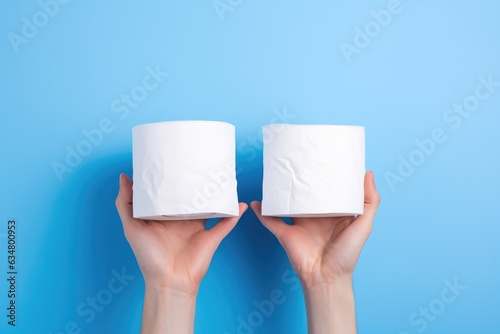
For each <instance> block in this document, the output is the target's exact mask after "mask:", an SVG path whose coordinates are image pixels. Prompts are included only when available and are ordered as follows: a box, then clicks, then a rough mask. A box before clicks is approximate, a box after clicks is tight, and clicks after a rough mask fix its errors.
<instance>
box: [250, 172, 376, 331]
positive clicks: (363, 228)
mask: <svg viewBox="0 0 500 334" xmlns="http://www.w3.org/2000/svg"><path fill="white" fill-rule="evenodd" d="M364 188H365V199H364V214H362V215H359V216H357V217H335V218H294V219H293V220H292V224H291V225H288V224H286V223H285V222H283V221H282V220H281V219H279V218H277V217H266V216H262V215H261V204H260V202H252V203H251V207H252V209H253V210H254V212H255V213H256V214H257V216H258V217H259V219H260V221H261V222H262V224H263V225H264V226H265V227H266V228H267V229H268V230H269V231H271V233H273V234H274V235H275V236H276V238H277V239H278V240H279V242H280V243H281V245H282V246H283V248H284V249H285V251H286V253H287V255H288V258H289V260H290V263H291V265H292V267H293V268H294V270H295V272H296V273H297V275H298V276H299V278H300V280H301V283H302V288H303V291H304V296H305V300H306V309H307V319H308V329H309V330H308V333H309V334H321V333H342V334H353V333H356V316H355V307H354V293H353V288H352V276H353V272H354V268H355V267H356V263H357V261H358V258H359V255H360V254H361V250H362V249H363V246H364V244H365V242H366V240H367V239H368V237H369V236H370V233H371V231H372V227H373V220H374V218H375V214H376V213H377V209H378V206H379V203H380V195H379V193H378V191H377V189H376V186H375V180H374V175H373V172H368V173H367V174H366V176H365V184H364Z"/></svg>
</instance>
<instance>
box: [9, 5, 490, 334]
mask: <svg viewBox="0 0 500 334" xmlns="http://www.w3.org/2000/svg"><path fill="white" fill-rule="evenodd" d="M60 1H61V3H59V2H55V0H41V1H40V2H38V1H34V0H32V1H22V2H12V1H9V2H7V1H2V2H1V7H2V10H0V36H3V37H2V38H1V39H0V60H1V62H0V63H1V67H0V69H1V75H0V85H1V86H0V87H1V90H0V98H1V103H2V108H1V122H0V143H1V144H0V145H1V151H2V159H1V161H0V270H1V271H0V273H1V274H0V278H1V277H4V274H5V273H6V272H7V262H6V259H7V236H6V233H7V221H8V219H11V218H14V219H16V221H17V227H18V229H17V268H16V269H17V271H18V276H17V292H18V294H17V301H16V302H17V321H16V327H15V328H12V327H11V326H8V325H7V317H6V316H5V315H3V314H0V315H1V317H0V319H2V320H0V331H1V332H2V333H10V332H13V333H44V334H46V333H53V334H56V333H72V332H75V333H76V332H77V331H74V330H73V329H75V328H77V329H81V330H82V331H81V332H82V333H137V332H138V329H139V327H140V322H141V311H142V297H143V280H142V278H141V276H140V271H139V269H138V267H137V264H136V262H135V259H134V257H133V254H132V252H131V250H130V248H129V246H128V244H127V242H126V240H125V238H124V236H123V233H122V228H121V225H120V221H119V218H118V215H117V213H116V210H115V207H114V198H115V196H116V193H117V189H118V175H119V173H120V172H122V171H123V172H126V173H128V174H129V175H131V172H132V170H131V168H132V166H131V127H132V126H134V125H136V124H141V123H146V122H154V121H165V120H178V119H207V120H224V121H227V122H230V123H232V124H234V125H236V127H237V145H238V147H239V148H238V166H239V167H240V168H241V172H240V173H239V175H238V181H239V195H240V198H241V200H244V201H250V200H252V199H260V196H261V187H260V182H261V179H262V166H261V165H262V141H261V137H259V135H260V127H261V126H262V125H264V124H268V123H271V122H276V121H286V122H290V123H307V124H315V123H328V124H357V125H363V126H365V127H366V134H367V168H368V169H373V170H374V171H375V174H376V177H377V184H378V187H379V189H380V192H381V195H382V198H383V201H382V206H381V208H380V211H379V214H378V217H377V220H376V222H375V229H374V232H373V235H372V236H371V238H370V240H369V241H368V243H367V244H366V247H365V249H364V252H363V254H362V256H361V258H360V261H359V264H358V267H357V270H356V273H355V290H356V291H355V292H356V301H357V313H358V324H359V330H360V332H361V333H384V334H386V333H395V334H408V333H422V332H426V333H429V334H430V333H457V334H458V333H499V332H500V324H499V322H498V317H499V312H500V289H499V287H498V282H499V280H500V267H499V265H498V263H499V255H500V244H499V243H498V241H495V240H498V234H499V233H500V225H499V222H500V219H499V214H498V203H499V201H500V192H499V191H498V189H497V187H498V186H499V185H500V178H499V174H498V170H499V169H500V159H499V151H498V148H496V146H497V145H498V144H499V141H500V132H499V131H498V127H499V125H500V113H499V111H500V40H499V35H498V32H499V31H500V20H499V13H500V6H499V4H498V2H496V1H493V0H490V1H474V2H472V1H468V2H457V1H451V0H447V1H439V2H435V1H429V0H419V1H411V0H401V1H397V0H390V1H387V0H383V1H380V0H377V1H375V0H373V1H371V0H370V1H357V2H353V1H345V0H344V1H337V2H332V1H312V2H303V1H302V2H295V1H273V2H269V1H268V2H265V1H240V0H231V1H230V0H220V1H215V2H213V1H212V0H206V1H175V2H174V1H143V2H123V1H105V2H102V1H101V2H99V1H90V2H89V1H87V2H84V1H67V0H65V1H62V0H60ZM63 2H67V3H63ZM151 73H156V74H154V75H153V76H152V75H151ZM167 73H168V74H167ZM148 75H149V76H150V78H147V76H148ZM145 78H146V82H145V83H144V79H145ZM154 78H155V79H154ZM144 84H145V85H144ZM146 86H147V87H146ZM146 88H147V89H146ZM461 105H463V106H461ZM280 118H281V119H280ZM96 128H100V130H99V131H100V132H102V133H103V134H102V138H101V136H99V135H97V134H96V132H95V131H94V132H92V130H93V129H96ZM85 133H87V136H88V135H89V133H91V134H94V139H93V143H91V144H90V145H89V144H88V143H89V142H88V141H87V143H86V142H85V140H86V135H85ZM73 150H74V151H76V152H78V150H79V151H80V152H83V154H84V156H82V157H80V158H78V157H77V156H76V154H75V153H71V152H73ZM66 159H68V161H66ZM63 165H64V166H65V167H63ZM124 273H125V278H124V277H121V279H122V285H123V289H121V290H120V292H116V293H110V292H109V291H110V290H109V288H108V283H109V282H110V280H111V279H112V278H113V277H116V276H123V274H124ZM5 276H7V275H6V274H5ZM450 285H452V286H453V285H455V288H453V289H450V288H449V286H450ZM457 286H458V287H457ZM8 289H9V287H8V286H7V281H6V280H5V279H3V278H2V279H0V296H1V297H0V303H1V305H0V309H2V310H4V311H2V313H5V314H6V313H7V311H6V310H5V309H6V307H8V302H9V300H8V298H7V296H6V295H7V293H6V292H7V290H8ZM274 289H280V290H281V291H282V292H283V295H284V296H285V297H286V301H285V302H284V303H282V304H280V305H276V307H275V310H274V312H273V313H272V314H271V315H270V316H269V317H264V318H263V319H262V321H260V322H259V321H257V322H256V320H259V318H258V316H256V313H255V311H256V310H257V308H256V306H255V303H254V302H257V303H258V302H260V301H262V300H264V299H268V298H269V297H270V294H271V291H272V290H274ZM88 298H90V299H88ZM92 298H98V299H99V298H100V300H101V301H105V304H106V305H104V306H102V305H98V307H97V309H98V310H99V311H97V310H95V309H92V308H91V307H90V306H89V304H88V303H89V301H90V302H91V300H92ZM249 317H250V318H251V319H252V317H254V319H253V321H254V322H253V323H254V324H255V326H254V327H252V330H253V331H254V333H290V334H293V333H305V332H306V318H305V309H304V301H303V297H302V293H301V290H300V288H297V278H296V276H294V274H293V273H292V271H291V269H290V266H289V264H288V261H287V258H286V255H285V253H284V252H283V250H282V249H281V248H280V246H279V244H278V242H277V241H276V240H275V238H274V237H273V236H272V235H271V234H270V233H269V232H267V231H266V230H265V229H264V228H263V227H262V226H261V225H260V223H259V222H258V221H257V219H256V217H255V215H254V214H253V213H251V212H247V213H246V214H245V215H244V217H243V219H242V220H241V222H240V224H239V225H238V227H237V228H236V229H235V230H234V232H233V233H231V234H230V236H229V237H228V238H227V239H226V240H225V241H224V242H223V243H222V245H221V247H220V248H219V250H218V251H217V253H216V255H215V257H214V260H213V262H212V265H211V267H210V270H209V272H208V274H207V276H206V278H205V279H204V281H203V283H202V286H201V290H200V294H199V298H198V305H197V313H196V332H197V333H220V334H225V333H227V334H233V333H238V326H239V323H241V321H242V320H243V321H245V322H248V321H251V319H250V320H249ZM238 319H242V320H238ZM65 328H66V329H65ZM240 332H243V331H241V330H240Z"/></svg>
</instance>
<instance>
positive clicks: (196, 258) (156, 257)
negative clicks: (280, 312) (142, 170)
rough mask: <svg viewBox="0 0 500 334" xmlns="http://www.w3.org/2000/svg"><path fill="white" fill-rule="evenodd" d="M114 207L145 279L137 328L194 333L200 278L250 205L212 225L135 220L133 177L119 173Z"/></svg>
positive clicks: (149, 331)
mask: <svg viewBox="0 0 500 334" xmlns="http://www.w3.org/2000/svg"><path fill="white" fill-rule="evenodd" d="M116 207H117V209H118V213H119V215H120V218H121V221H122V224H123V230H124V233H125V237H126V238H127V240H128V242H129V244H130V246H131V247H132V250H133V252H134V255H135V257H136V259H137V262H138V264H139V267H140V269H141V272H142V275H143V277H144V281H145V287H146V288H145V298H144V310H143V322H142V330H141V333H142V334H149V333H151V334H153V333H172V334H183V333H193V330H194V314H195V308H196V295H197V293H198V289H199V286H200V283H201V280H202V279H203V277H204V276H205V274H206V272H207V270H208V267H209V265H210V262H211V260H212V257H213V255H214V253H215V251H216V250H217V247H218V246H219V244H220V243H221V241H222V240H223V239H224V238H225V237H226V236H227V235H228V234H229V232H231V230H232V229H233V228H234V227H235V226H236V224H237V222H238V220H239V218H240V217H241V215H242V214H243V213H244V212H245V210H246V209H247V208H248V206H247V205H246V204H245V203H240V204H239V209H240V215H239V216H238V217H231V218H223V219H221V220H220V221H219V222H218V223H217V224H216V225H215V226H214V227H212V228H211V229H210V230H207V229H205V222H206V221H205V220H202V219H199V220H179V221H168V222H163V221H155V220H141V219H135V218H133V215H132V181H131V180H130V179H129V178H128V177H127V176H126V175H125V174H121V175H120V191H119V193H118V197H117V198H116Z"/></svg>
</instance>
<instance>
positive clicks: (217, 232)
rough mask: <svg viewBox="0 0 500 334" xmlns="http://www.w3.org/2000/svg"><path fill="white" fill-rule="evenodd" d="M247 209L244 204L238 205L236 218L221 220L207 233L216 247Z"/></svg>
mask: <svg viewBox="0 0 500 334" xmlns="http://www.w3.org/2000/svg"><path fill="white" fill-rule="evenodd" d="M247 209H248V205H247V204H246V203H239V216H238V217H229V218H222V219H221V220H220V221H219V222H218V223H217V224H215V226H214V227H212V228H211V229H210V230H208V231H207V233H208V234H209V235H211V236H212V238H213V240H215V246H216V247H217V246H219V244H220V243H221V242H222V240H224V238H225V237H226V236H227V235H228V234H229V232H231V231H232V230H233V228H234V227H235V226H236V224H237V223H238V221H239V220H240V218H241V216H242V215H243V213H245V211H246V210H247Z"/></svg>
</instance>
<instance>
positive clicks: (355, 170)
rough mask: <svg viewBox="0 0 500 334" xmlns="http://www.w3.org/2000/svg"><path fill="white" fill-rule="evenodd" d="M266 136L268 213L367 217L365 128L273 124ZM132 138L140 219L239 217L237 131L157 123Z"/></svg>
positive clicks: (223, 126) (264, 208)
mask: <svg viewBox="0 0 500 334" xmlns="http://www.w3.org/2000/svg"><path fill="white" fill-rule="evenodd" d="M263 132H264V180H263V198H262V214H263V215H267V216H280V217H335V216H351V215H357V214H362V213H363V197H364V193H363V180H364V173H365V144H364V128H363V127H359V126H337V125H292V124H271V125H267V126H264V127H263ZM132 135H133V169H134V175H133V180H134V185H133V215H134V217H135V218H141V219H153V220H180V219H206V218H223V217H234V216H238V213H239V212H238V194H237V189H236V188H237V181H236V171H235V160H236V159H235V153H236V152H235V151H236V150H235V127H234V126H233V125H231V124H229V123H225V122H214V121H175V122H160V123H151V124H143V125H139V126H136V127H134V128H133V130H132Z"/></svg>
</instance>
